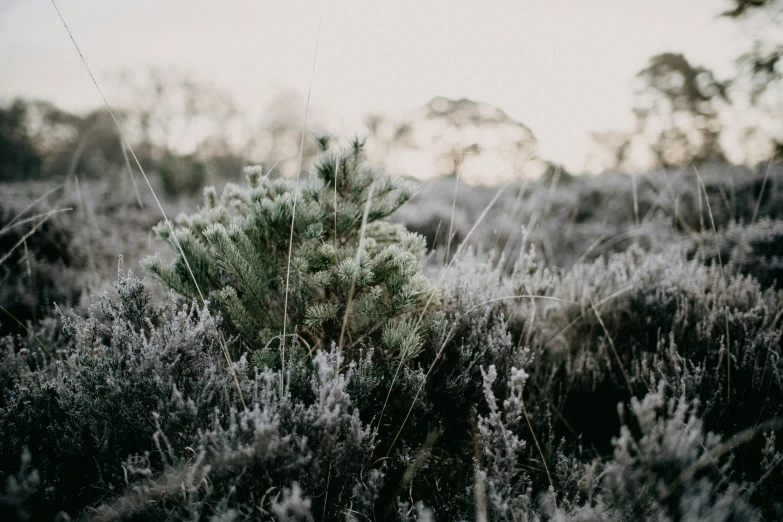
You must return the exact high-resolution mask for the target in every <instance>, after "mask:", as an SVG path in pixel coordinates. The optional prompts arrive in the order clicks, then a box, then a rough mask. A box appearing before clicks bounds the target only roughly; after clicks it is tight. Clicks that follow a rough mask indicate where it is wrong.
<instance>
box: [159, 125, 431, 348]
mask: <svg viewBox="0 0 783 522" xmlns="http://www.w3.org/2000/svg"><path fill="white" fill-rule="evenodd" d="M318 141H319V144H320V146H321V148H322V151H323V152H322V153H321V155H320V156H319V157H318V158H317V159H316V162H315V167H314V169H313V174H312V176H311V177H310V179H309V180H308V181H307V182H304V183H303V184H302V186H301V187H297V186H296V184H295V182H294V181H293V180H290V179H270V178H269V177H267V176H262V174H261V171H260V168H256V167H251V168H249V169H248V170H247V187H245V188H240V187H238V186H235V185H229V186H228V187H227V188H226V189H225V191H224V192H223V195H222V197H220V198H218V197H217V194H216V193H215V191H214V189H208V190H207V191H206V195H205V199H206V201H205V205H204V207H203V208H202V209H201V210H200V211H199V212H196V213H195V214H191V215H181V216H179V217H178V218H177V220H176V225H175V228H174V235H173V236H172V235H171V231H170V230H169V228H168V226H167V225H166V224H163V223H162V224H160V225H158V227H157V228H156V232H157V234H158V235H159V236H160V237H161V238H163V239H164V240H166V241H167V242H168V243H169V244H170V245H171V246H172V247H173V248H174V251H175V252H176V253H177V257H175V259H174V260H173V261H172V262H164V261H163V260H162V259H161V258H160V257H159V256H154V257H151V258H149V259H147V260H146V261H145V263H144V264H145V267H146V268H147V269H148V270H149V271H150V272H152V273H153V274H155V276H156V277H158V278H159V279H160V280H161V281H162V282H163V283H164V284H166V285H167V286H169V287H170V288H173V289H174V290H176V291H177V292H179V293H181V294H182V295H185V296H188V297H191V298H199V297H201V294H200V292H203V296H204V297H212V298H214V299H215V300H217V301H218V302H219V303H220V305H221V307H222V309H223V310H225V312H226V314H227V315H228V317H229V318H230V319H231V323H232V324H233V325H234V326H235V327H236V328H237V329H238V331H239V332H241V333H242V334H243V338H244V339H245V340H246V341H247V342H248V343H249V345H250V346H251V347H253V348H255V349H263V348H268V347H270V346H279V344H280V336H281V335H282V333H283V332H284V331H285V332H287V335H292V334H293V333H294V332H295V333H296V336H297V337H298V338H301V339H303V341H304V343H305V344H306V345H307V346H309V347H310V348H312V349H314V348H317V347H318V348H324V349H328V347H329V345H330V343H332V342H337V341H338V340H340V341H342V340H343V339H345V340H347V344H349V345H354V344H355V343H357V342H359V341H361V340H365V339H366V338H367V337H368V336H371V337H372V336H374V337H375V338H381V337H382V339H383V341H384V344H385V345H386V348H387V350H388V351H389V352H390V353H394V354H396V355H398V356H401V357H404V358H405V357H410V356H412V355H415V354H416V352H417V351H418V348H419V345H420V343H421V335H420V332H419V331H418V330H417V329H412V328H407V327H405V323H404V321H405V317H406V315H409V314H411V313H412V312H416V311H419V310H420V309H421V308H422V307H423V305H424V304H425V303H427V302H430V301H431V299H430V296H431V293H432V288H431V287H430V285H429V283H428V282H427V280H426V279H425V278H424V277H423V276H422V275H421V274H420V268H419V259H420V257H421V256H422V254H423V251H424V246H425V245H424V239H423V238H422V237H421V236H419V235H417V234H413V233H410V232H407V231H406V230H405V229H404V227H402V226H400V225H394V224H391V223H390V222H388V220H386V219H385V218H387V217H388V216H389V215H390V214H391V213H392V212H394V211H395V210H397V209H398V208H399V207H400V206H401V205H402V204H403V203H405V202H406V201H407V200H408V199H410V198H411V196H412V195H413V190H414V189H413V186H412V185H411V184H410V183H409V182H405V181H401V180H399V179H397V178H394V177H392V176H390V175H389V174H387V173H385V172H384V171H382V170H381V169H380V168H377V167H374V166H371V165H369V164H368V163H366V161H365V159H364V142H362V141H359V140H356V141H354V142H353V143H351V145H350V146H349V147H347V148H343V149H339V150H331V149H329V148H328V143H329V137H328V136H322V137H320V138H319V140H318ZM294 212H295V214H296V219H295V221H294V229H293V236H291V230H290V227H291V218H292V214H294ZM290 237H292V238H293V243H292V244H291V245H290V248H291V257H290V265H289V255H288V254H289V238H290ZM180 247H181V251H180ZM183 254H184V256H186V258H183V257H182V255H183ZM289 269H290V276H289ZM349 307H350V308H349ZM346 317H347V319H346ZM284 320H287V321H288V324H286V325H284V324H283V322H284ZM346 320H347V323H346V326H345V328H344V327H343V323H344V321H346ZM401 321H402V322H401ZM342 348H345V346H343V347H342ZM261 356H263V353H262V354H261Z"/></svg>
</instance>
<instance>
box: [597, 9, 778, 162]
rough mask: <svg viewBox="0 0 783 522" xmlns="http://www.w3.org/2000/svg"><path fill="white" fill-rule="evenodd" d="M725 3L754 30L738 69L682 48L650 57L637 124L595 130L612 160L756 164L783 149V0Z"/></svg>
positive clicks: (640, 86) (729, 14)
mask: <svg viewBox="0 0 783 522" xmlns="http://www.w3.org/2000/svg"><path fill="white" fill-rule="evenodd" d="M724 4H725V6H726V7H727V8H726V9H725V10H724V11H723V12H721V13H720V14H719V16H721V17H724V18H727V19H730V20H733V21H736V22H737V23H741V24H745V25H746V26H747V28H748V29H752V30H753V31H754V38H755V41H754V43H753V44H752V46H751V48H750V49H749V50H748V51H747V52H745V53H743V54H741V55H740V56H739V57H737V59H736V71H735V75H734V76H733V77H730V78H722V77H720V76H719V75H718V74H717V73H716V72H715V71H713V70H711V69H710V68H708V67H705V66H703V65H698V64H695V63H693V62H692V61H691V60H689V59H688V58H687V57H686V56H684V55H683V54H679V53H674V52H669V53H662V54H659V55H656V56H653V57H652V58H650V61H649V62H648V64H647V66H646V67H644V68H643V69H642V70H641V71H639V73H638V74H637V78H636V80H637V81H636V86H635V93H634V95H635V101H634V107H633V111H634V114H635V117H636V128H635V129H634V130H633V131H632V132H628V133H621V132H616V131H614V132H606V133H595V134H594V135H593V138H594V141H595V142H596V143H597V144H598V145H599V146H602V147H603V148H604V149H605V150H607V151H609V153H610V154H609V156H610V157H609V158H608V160H607V164H606V165H605V166H606V167H608V168H609V169H616V170H627V169H629V167H630V165H632V164H633V163H634V155H635V154H636V155H637V158H636V159H638V154H639V152H640V151H641V152H642V153H643V154H646V155H647V157H648V165H649V164H651V165H650V166H656V167H664V168H666V167H677V166H680V165H683V164H685V163H687V162H693V163H700V162H705V161H728V160H732V162H735V163H746V164H752V163H757V162H759V161H763V160H765V159H770V158H775V157H780V155H781V153H783V89H782V88H781V87H783V85H781V78H782V77H783V76H782V75H783V70H782V69H781V57H783V1H781V0H730V1H729V2H724ZM732 148H733V149H734V150H729V149H732ZM738 151H739V152H738Z"/></svg>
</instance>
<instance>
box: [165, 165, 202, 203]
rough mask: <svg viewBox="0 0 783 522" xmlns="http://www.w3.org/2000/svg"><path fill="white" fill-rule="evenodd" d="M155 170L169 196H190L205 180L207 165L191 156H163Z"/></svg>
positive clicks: (200, 187)
mask: <svg viewBox="0 0 783 522" xmlns="http://www.w3.org/2000/svg"><path fill="white" fill-rule="evenodd" d="M157 170H158V174H159V175H160V180H161V182H162V184H163V190H164V192H165V193H166V195H167V196H169V197H177V196H192V195H194V194H196V193H197V192H198V191H199V190H201V189H202V187H204V183H205V182H206V181H207V166H206V165H205V164H204V162H203V161H199V160H197V159H196V158H194V157H193V156H184V157H169V158H165V159H163V160H161V161H160V162H158V164H157Z"/></svg>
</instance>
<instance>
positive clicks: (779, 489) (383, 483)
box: [0, 136, 783, 522]
mask: <svg viewBox="0 0 783 522" xmlns="http://www.w3.org/2000/svg"><path fill="white" fill-rule="evenodd" d="M316 141H317V143H319V146H320V149H321V151H322V152H321V153H320V155H319V156H318V157H317V158H316V160H315V162H314V165H313V167H312V172H311V173H310V175H309V176H307V175H303V179H302V180H301V181H300V182H295V181H294V180H290V179H284V178H283V179H281V178H276V177H274V176H272V175H270V174H269V173H264V172H263V171H261V169H259V168H249V169H247V170H246V180H245V184H244V185H239V184H229V185H227V186H226V187H225V189H223V190H221V191H220V194H221V195H220V196H218V191H217V190H215V189H214V188H208V189H206V191H205V198H204V201H203V203H202V204H201V207H200V208H199V209H196V208H195V204H196V203H195V202H193V201H192V200H188V199H185V200H182V201H180V202H178V203H171V202H168V203H165V202H164V205H166V208H167V210H168V211H169V212H170V213H171V211H172V210H182V211H183V213H182V214H180V216H179V217H177V218H176V219H175V220H173V221H172V223H171V226H169V225H168V224H167V223H165V222H164V223H161V224H159V225H158V226H157V227H155V231H156V233H157V235H158V237H159V238H161V239H163V240H164V241H163V242H161V241H154V240H153V241H151V242H150V243H147V242H146V241H147V237H148V232H147V231H148V230H149V229H150V228H151V226H152V223H151V222H150V219H152V218H151V217H150V216H151V215H152V212H151V211H150V210H149V209H148V208H145V209H140V208H139V204H144V200H143V199H142V200H137V199H136V197H135V196H134V195H133V193H132V192H129V191H126V192H125V194H124V197H125V198H126V199H127V201H125V200H124V199H123V200H122V201H121V202H118V200H113V199H112V198H111V197H109V198H103V199H101V198H95V199H94V201H95V202H96V203H94V205H95V207H92V208H87V210H88V212H84V213H83V217H79V216H80V214H77V213H69V212H62V213H58V214H56V215H53V216H52V217H51V219H50V220H47V222H46V223H47V228H41V229H39V230H36V233H35V234H33V235H31V236H30V237H29V238H28V242H27V243H25V242H24V241H22V243H25V245H24V247H21V246H20V247H18V248H13V246H14V245H15V244H17V243H20V238H21V237H22V236H21V235H20V233H18V232H14V233H17V235H18V237H17V236H11V232H10V228H9V231H7V230H6V229H5V228H4V229H3V232H2V234H0V239H3V241H4V242H7V243H8V245H9V246H7V247H5V246H4V247H3V248H4V249H5V250H7V252H8V260H9V261H5V259H6V257H5V256H6V254H5V253H4V254H3V256H4V258H3V259H4V261H3V263H0V269H2V270H4V271H7V272H4V273H0V275H5V274H24V273H28V274H32V271H30V272H27V271H26V270H23V271H17V272H13V271H12V268H11V266H12V265H11V263H13V264H14V265H19V266H22V265H24V262H25V261H26V260H27V259H34V260H36V261H35V262H36V263H38V262H40V263H41V266H44V265H43V263H44V260H43V257H42V256H43V254H44V253H47V252H57V256H55V257H52V258H51V259H49V260H46V265H45V266H47V267H48V268H47V269H46V270H45V271H44V270H42V271H41V272H36V273H41V274H48V273H49V272H48V271H50V272H51V274H52V275H51V276H46V277H44V276H40V277H39V278H38V279H37V283H36V285H40V286H33V284H32V281H31V280H29V279H23V278H22V279H17V281H19V284H18V285H17V287H13V288H12V287H11V286H7V285H8V283H7V282H4V283H3V292H5V293H4V294H2V295H3V303H9V302H12V301H13V300H15V301H13V302H16V303H18V306H17V308H14V309H13V310H11V309H9V307H8V306H6V304H3V306H4V307H5V308H7V309H9V312H11V313H13V314H14V317H17V318H18V319H20V322H19V323H17V322H12V323H11V324H6V323H5V320H4V324H3V326H4V327H6V328H7V330H6V331H8V332H10V333H9V335H7V336H6V337H5V338H4V339H3V340H2V343H1V344H0V386H1V389H2V393H1V394H0V484H2V485H3V486H2V487H1V488H0V491H2V493H1V494H0V519H2V520H68V519H70V518H79V519H84V520H210V521H230V520H237V521H238V520H336V519H342V520H357V521H358V520H514V521H518V520H551V521H574V522H576V521H582V522H587V521H629V522H630V521H636V520H650V521H689V522H694V521H746V520H776V519H780V518H781V517H783V466H781V464H783V447H782V443H781V441H780V433H781V430H782V429H783V420H781V419H782V418H783V417H782V416H783V411H781V409H782V408H783V361H781V355H782V354H783V289H782V288H781V286H780V282H779V281H780V280H781V279H780V270H781V266H783V264H781V258H782V257H783V251H781V245H782V244H783V224H782V222H781V216H780V209H781V208H783V204H781V203H782V202H781V199H783V196H781V194H783V192H782V191H781V183H783V172H781V170H780V168H779V167H775V166H773V165H770V166H769V167H770V168H769V169H767V166H766V165H765V166H764V168H762V169H760V170H759V171H758V172H750V171H747V170H740V169H734V168H731V167H727V166H723V165H706V166H703V167H700V168H699V173H698V174H697V172H695V171H694V170H693V169H682V170H680V171H661V172H656V173H650V174H648V175H645V176H639V178H638V179H636V180H633V179H631V178H629V177H627V176H623V175H619V174H616V175H605V176H600V177H596V178H574V179H566V178H565V177H559V176H558V175H557V174H556V173H553V175H552V176H550V177H549V178H547V179H545V180H543V181H542V182H536V183H528V184H520V185H516V186H513V187H507V188H505V190H504V191H503V192H502V193H501V194H500V195H499V196H498V195H496V192H494V191H493V192H490V191H489V190H488V189H484V188H467V187H460V190H459V192H458V194H459V197H461V198H466V199H467V198H470V199H471V201H473V203H472V204H471V203H468V202H467V201H464V202H463V201H462V200H460V201H458V202H457V205H456V209H457V210H456V213H455V215H454V217H453V218H452V200H451V197H452V196H453V194H454V190H453V184H454V183H455V182H456V180H455V179H453V178H450V179H445V180H440V181H437V182H433V183H432V184H429V185H425V186H424V187H422V188H421V189H420V190H419V193H418V195H415V196H414V187H413V186H412V185H411V184H410V183H408V182H404V181H401V180H399V179H396V178H394V177H392V176H390V175H388V174H387V173H385V172H384V171H383V170H382V169H380V168H379V167H375V166H372V165H369V164H368V163H367V162H366V160H365V159H364V157H363V153H362V150H363V143H362V142H361V141H355V142H352V143H350V144H349V145H348V146H347V147H345V148H341V147H330V146H329V144H330V140H329V138H328V137H327V136H321V137H319V139H318V140H316ZM13 187H16V189H18V187H19V186H18V185H17V186H11V185H9V190H10V188H13ZM444 187H448V190H445V189H444ZM68 190H69V189H68ZM68 190H66V195H65V196H63V197H62V198H61V199H60V200H59V202H58V204H57V205H55V208H70V207H74V208H76V209H78V210H77V212H78V211H80V210H82V209H84V208H85V207H86V205H85V203H84V202H85V200H86V201H92V199H90V198H89V197H87V198H86V199H85V198H81V199H79V198H73V195H72V193H71V192H68ZM89 190H98V189H97V188H95V187H93V188H92V189H87V188H85V192H87V193H88V194H89V192H88V191H89ZM4 193H6V192H5V190H4ZM112 193H113V194H115V196H114V197H115V198H117V197H118V196H116V194H117V191H114V192H112ZM144 197H146V196H144ZM68 198H72V199H70V200H69V199H68ZM408 200H410V202H409V203H408V204H407V205H406V206H402V205H403V204H404V203H405V202H406V201H408ZM43 201H44V202H46V201H49V200H47V199H44V200H43ZM113 201H114V203H113ZM12 204H16V205H17V207H15V208H14V209H13V210H12V211H9V212H8V217H4V223H5V226H6V228H8V224H9V223H12V222H13V219H14V218H18V217H19V216H20V215H26V214H25V212H30V211H28V210H27V209H25V208H24V207H21V208H20V203H19V202H18V201H17V202H13V203H12V202H10V201H9V202H4V203H3V205H12ZM47 204H48V203H47ZM66 204H70V205H66ZM115 204H116V205H117V206H118V207H119V208H121V209H122V210H121V211H118V212H116V213H112V215H113V216H115V217H114V218H112V219H115V220H119V221H120V222H123V220H124V222H125V223H126V224H127V228H126V233H125V235H126V236H127V237H126V238H125V243H122V242H120V243H121V244H124V245H125V247H124V248H125V249H126V253H127V254H128V255H129V256H131V257H133V259H134V261H136V260H138V259H139V258H141V257H142V255H143V253H144V252H150V253H152V252H155V251H156V250H161V251H163V250H164V249H167V251H166V252H163V253H162V254H160V255H157V256H153V257H149V258H147V260H146V261H145V262H144V267H145V269H146V270H147V273H148V274H150V275H151V276H153V277H152V278H150V279H146V280H143V279H139V278H138V277H137V276H136V275H134V274H133V273H132V272H131V271H130V270H127V269H126V268H125V266H124V265H123V263H122V261H120V266H119V270H118V273H117V277H116V282H115V285H114V287H113V288H111V289H109V288H103V287H102V286H100V283H92V284H89V283H88V282H87V277H86V276H81V275H79V274H81V273H82V272H91V271H92V270H90V269H89V267H90V266H91V264H92V265H93V266H95V269H94V271H95V273H94V274H93V275H92V276H91V277H93V279H94V280H96V281H100V280H101V279H102V277H101V275H103V274H105V270H107V267H109V262H108V261H107V259H109V258H111V257H113V256H114V255H116V254H117V253H118V252H113V253H107V250H106V249H105V248H103V247H104V246H105V245H106V244H107V243H108V242H109V240H108V239H107V237H106V235H105V234H104V232H103V230H104V229H102V228H100V227H98V228H97V229H94V230H93V231H92V233H91V234H92V235H88V234H86V233H85V232H84V227H83V226H82V224H83V222H82V220H87V219H91V218H90V217H89V216H90V212H92V213H96V212H97V213H101V212H104V207H108V206H111V205H115ZM400 207H401V208H400ZM31 208H32V209H33V211H32V212H35V209H36V208H37V207H36V206H35V205H34V206H32V207H31ZM398 209H399V210H398ZM108 214H109V212H107V215H108ZM4 215H5V213H4ZM11 216H13V217H11ZM117 216H119V217H117ZM140 216H145V217H144V218H141V217H140ZM294 216H295V220H294V221H293V223H294V224H293V228H292V225H291V223H292V217H294ZM69 220H73V221H74V222H75V223H71V222H70V221H69ZM33 224H35V222H33ZM74 224H75V225H76V226H73V225H74ZM406 226H407V229H406ZM106 227H107V229H108V227H109V225H106ZM20 230H21V228H20ZM24 230H29V227H28V228H26V229H24ZM449 233H451V234H452V235H453V237H451V238H450V237H449ZM6 234H8V235H6ZM420 234H421V235H420ZM9 238H10V239H9ZM54 238H58V239H57V242H56V248H55V247H53V246H51V245H49V246H44V245H43V242H45V241H54ZM4 244H5V243H4ZM88 247H89V250H88ZM20 248H24V249H25V250H20ZM115 248H116V247H115ZM5 250H4V251H5ZM289 252H290V255H289ZM90 259H91V260H92V261H90ZM115 259H116V258H115ZM114 266H116V265H114ZM111 270H113V267H111ZM71 272H73V274H74V275H73V277H68V278H67V280H66V278H65V277H64V276H63V274H66V273H71ZM58 274H59V275H60V277H58ZM8 277H9V279H10V278H11V277H17V276H14V275H11V276H8ZM18 277H23V276H18ZM66 283H67V284H66ZM29 288H40V289H42V290H41V292H43V289H44V288H46V289H47V290H46V292H49V293H47V294H40V296H39V297H37V298H36V299H37V301H36V302H35V303H36V305H35V306H32V305H31V304H30V302H29V301H25V299H28V298H27V297H23V296H26V295H28V289H29ZM164 290H166V291H168V293H166V291H164ZM91 293H92V294H93V296H94V297H93V298H92V299H90V298H88V296H89V295H90V294H91ZM6 295H7V296H8V297H6ZM51 301H55V302H57V303H60V305H61V306H59V307H58V308H57V309H56V312H50V313H48V314H47V313H45V312H46V310H45V308H46V307H45V306H44V304H43V303H49V302H51ZM71 307H73V309H74V310H73V311H71V310H70V308H71ZM31 310H35V314H37V315H35V316H32V315H30V314H31V313H32V312H30V311H31ZM25 314H27V315H25ZM6 317H10V316H9V315H7V316H6Z"/></svg>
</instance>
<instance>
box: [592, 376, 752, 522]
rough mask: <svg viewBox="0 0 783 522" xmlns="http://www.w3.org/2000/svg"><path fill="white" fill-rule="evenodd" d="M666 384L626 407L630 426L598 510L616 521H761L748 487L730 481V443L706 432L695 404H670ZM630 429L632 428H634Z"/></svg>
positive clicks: (604, 485)
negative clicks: (750, 499) (631, 415)
mask: <svg viewBox="0 0 783 522" xmlns="http://www.w3.org/2000/svg"><path fill="white" fill-rule="evenodd" d="M664 390H665V383H664V382H661V383H660V385H659V387H658V389H657V390H655V391H652V392H650V393H648V394H647V395H646V396H645V397H644V398H643V399H642V400H638V399H636V398H634V399H632V400H631V412H632V413H633V424H635V425H636V426H638V432H637V434H634V430H632V428H631V427H630V426H629V425H625V426H623V427H622V429H621V432H620V437H618V438H617V439H616V440H615V441H614V458H613V459H612V460H611V461H610V462H609V463H607V465H606V466H605V469H604V471H603V475H604V476H603V479H602V486H601V493H600V494H599V503H600V504H603V507H604V508H605V510H606V511H607V512H613V513H614V516H613V517H612V518H616V519H619V520H627V521H629V522H630V521H634V520H655V521H669V520H671V521H674V520H687V521H691V522H697V521H704V522H707V521H713V520H714V521H717V522H728V521H737V522H739V521H745V520H748V521H750V520H761V519H762V518H761V514H760V513H759V512H758V511H757V510H756V509H755V508H753V507H752V506H751V505H750V504H749V502H748V490H747V487H746V486H744V485H742V484H738V483H736V482H732V478H733V477H732V476H731V473H730V470H731V458H730V457H728V458H727V454H728V453H729V450H730V449H731V444H730V443H725V442H722V441H721V437H719V436H717V435H715V434H713V433H709V432H705V430H704V423H703V421H702V420H701V419H700V418H699V417H698V415H697V412H696V410H697V405H698V402H696V403H689V402H688V401H686V400H685V399H684V398H683V397H680V398H679V399H674V398H667V394H666V393H665V391H664ZM633 424H631V426H632V425H633Z"/></svg>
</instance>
